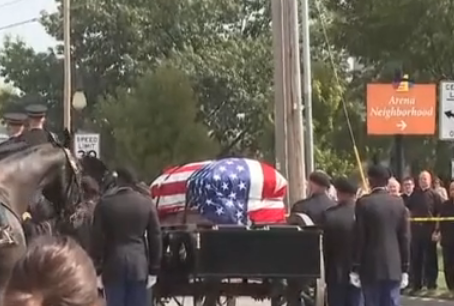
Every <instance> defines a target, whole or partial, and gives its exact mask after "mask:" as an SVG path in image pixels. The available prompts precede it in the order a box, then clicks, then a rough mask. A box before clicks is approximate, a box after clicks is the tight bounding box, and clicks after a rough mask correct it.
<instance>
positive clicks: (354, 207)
mask: <svg viewBox="0 0 454 306" xmlns="http://www.w3.org/2000/svg"><path fill="white" fill-rule="evenodd" d="M45 111H46V110H45V109H44V108H42V107H40V106H31V107H29V108H27V109H26V112H27V114H26V115H25V114H24V115H22V114H6V115H5V118H4V119H5V121H6V122H7V124H8V131H9V133H10V135H11V138H10V139H9V140H8V141H7V143H16V142H19V141H26V142H27V143H28V144H29V145H36V144H41V143H45V142H48V141H50V140H49V133H47V132H46V131H44V129H43V124H44V122H45ZM25 123H27V127H25V125H26V124H25ZM0 153H1V152H0ZM367 174H368V175H367V176H368V183H369V189H370V190H369V192H368V193H367V194H364V192H362V193H361V194H360V195H359V194H358V193H359V188H358V186H357V185H355V184H354V183H353V182H352V181H350V180H348V179H347V178H345V177H339V178H336V179H334V180H331V178H330V177H329V176H328V175H327V174H326V173H324V172H322V171H316V172H314V173H312V174H311V175H310V176H309V178H308V181H309V191H310V196H309V197H308V198H307V199H304V200H301V201H298V202H297V203H295V204H294V205H293V206H292V210H291V217H293V216H298V215H302V216H304V218H303V220H307V219H308V218H309V219H310V221H311V223H313V224H315V225H318V226H320V227H321V228H322V229H323V231H324V239H323V241H324V248H323V251H324V257H325V265H326V283H327V293H328V294H327V296H328V304H329V305H330V306H336V305H339V306H347V305H355V306H356V305H365V306H387V305H389V306H394V305H400V303H399V298H400V294H401V290H402V289H405V288H407V287H408V288H409V290H410V291H411V292H412V293H418V292H419V291H421V290H423V289H428V290H434V289H436V288H437V279H438V275H439V273H438V272H439V271H438V270H439V267H438V252H437V248H438V245H440V246H441V250H442V256H443V261H444V265H443V266H444V273H445V279H446V285H447V287H448V289H449V290H451V291H452V292H454V222H453V221H449V220H450V219H446V220H448V221H445V219H437V218H449V217H454V183H451V185H450V186H449V188H448V191H447V190H446V189H445V188H443V186H442V182H441V180H439V179H438V178H434V179H432V175H431V174H430V173H429V172H428V171H423V172H421V173H420V174H419V176H418V177H417V179H414V178H413V177H407V178H404V179H403V180H402V181H401V182H399V181H398V180H397V179H396V178H394V177H391V176H390V171H389V170H388V169H387V168H386V167H382V166H372V167H370V168H369V169H368V173H367ZM107 181H109V180H107ZM111 183H112V184H107V185H106V186H99V185H98V183H97V182H96V181H95V180H93V179H92V178H90V177H84V178H83V189H84V195H85V199H84V203H85V204H84V209H82V210H80V213H79V214H78V216H77V218H76V219H77V220H80V222H81V225H80V226H76V227H71V229H70V230H72V231H73V232H71V231H70V230H69V229H68V232H67V234H68V235H69V236H72V237H75V238H76V239H77V242H78V243H76V242H75V241H73V240H71V239H70V238H49V235H44V236H43V234H45V233H49V232H51V231H52V229H53V228H54V226H52V224H49V222H51V221H52V217H53V216H54V212H52V211H48V209H50V208H51V206H50V205H40V203H45V200H44V199H43V198H42V196H41V195H38V197H40V199H38V200H36V201H35V202H36V205H35V206H34V207H32V208H33V209H31V211H30V214H28V215H26V216H24V220H23V227H24V233H25V235H26V236H27V237H28V238H29V241H30V247H29V248H28V251H27V253H26V254H25V256H24V257H22V258H21V259H20V260H19V262H18V263H17V265H16V267H15V268H14V270H13V274H12V276H11V279H10V281H9V285H8V287H7V288H6V291H5V298H4V300H5V303H4V305H6V306H10V305H11V306H12V305H18V306H20V305H24V306H25V305H63V304H64V305H68V306H97V305H100V303H103V302H102V301H103V300H102V299H100V298H99V294H98V290H97V289H96V288H97V287H101V286H102V289H103V292H104V294H105V298H106V301H107V305H108V306H127V305H134V306H145V305H148V304H149V301H150V296H149V290H148V289H149V288H150V286H152V285H153V283H154V282H155V281H156V275H157V272H158V269H159V265H160V260H161V255H162V241H161V232H160V226H159V220H158V216H157V212H156V208H155V207H154V205H153V204H152V201H151V198H150V196H149V191H148V188H147V187H146V186H141V184H140V183H139V182H138V179H137V177H136V176H135V175H134V172H133V171H131V170H128V169H125V168H119V169H117V170H116V172H115V177H114V179H113V181H112V182H111ZM125 204H126V205H125ZM84 214H86V215H84ZM289 220H293V219H292V218H289ZM84 222H85V223H86V224H85V225H83V224H82V223H84ZM75 229H76V232H74V230H75ZM51 234H52V233H51ZM36 236H40V238H38V239H37V240H33V241H32V238H33V237H36ZM45 237H47V238H45ZM84 249H85V251H84ZM24 280H25V281H24ZM62 303H63V304H62Z"/></svg>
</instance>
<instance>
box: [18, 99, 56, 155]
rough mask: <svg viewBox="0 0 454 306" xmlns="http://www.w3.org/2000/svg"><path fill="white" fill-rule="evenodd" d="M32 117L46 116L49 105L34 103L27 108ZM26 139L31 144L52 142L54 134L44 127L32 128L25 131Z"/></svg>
mask: <svg viewBox="0 0 454 306" xmlns="http://www.w3.org/2000/svg"><path fill="white" fill-rule="evenodd" d="M25 111H26V112H27V116H28V118H30V119H40V118H44V117H45V116H46V112H47V107H46V106H44V105H39V104H33V105H29V106H27V107H26V108H25ZM23 139H24V141H25V142H26V143H27V144H28V145H30V146H37V145H41V144H45V143H49V142H51V139H52V136H51V135H50V134H49V133H48V132H47V131H45V130H44V129H42V128H30V129H29V130H28V131H26V132H24V133H23Z"/></svg>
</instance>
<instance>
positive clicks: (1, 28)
mask: <svg viewBox="0 0 454 306" xmlns="http://www.w3.org/2000/svg"><path fill="white" fill-rule="evenodd" d="M37 21H39V18H38V17H35V18H31V19H27V20H22V21H19V22H15V23H10V24H7V25H4V26H0V31H4V30H8V29H11V28H15V27H18V26H21V25H24V24H28V23H33V22H37Z"/></svg>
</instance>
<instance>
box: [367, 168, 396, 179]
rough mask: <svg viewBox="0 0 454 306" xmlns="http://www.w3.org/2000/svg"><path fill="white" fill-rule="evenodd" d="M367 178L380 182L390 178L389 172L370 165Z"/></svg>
mask: <svg viewBox="0 0 454 306" xmlns="http://www.w3.org/2000/svg"><path fill="white" fill-rule="evenodd" d="M367 176H368V177H369V178H372V179H376V180H380V181H388V180H389V178H390V177H391V171H389V169H388V168H387V167H385V166H382V165H372V166H371V167H369V169H368V170H367Z"/></svg>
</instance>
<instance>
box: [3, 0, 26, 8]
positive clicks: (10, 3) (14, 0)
mask: <svg viewBox="0 0 454 306" xmlns="http://www.w3.org/2000/svg"><path fill="white" fill-rule="evenodd" d="M22 1H24V0H12V1H8V2H5V3H1V4H0V8H3V7H6V6H10V5H13V4H16V3H19V2H22Z"/></svg>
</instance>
